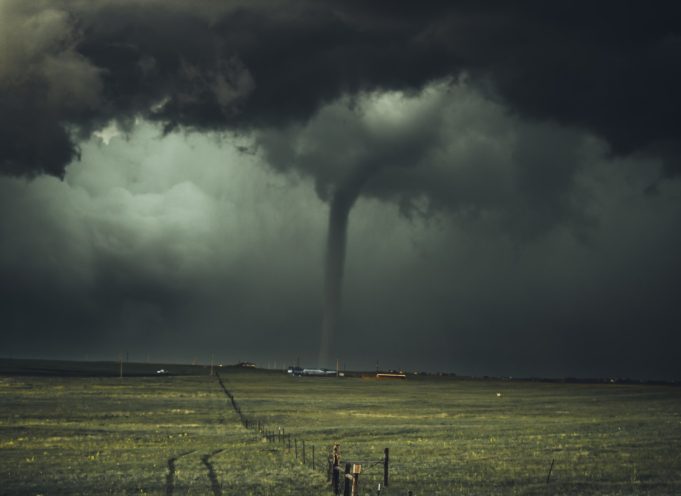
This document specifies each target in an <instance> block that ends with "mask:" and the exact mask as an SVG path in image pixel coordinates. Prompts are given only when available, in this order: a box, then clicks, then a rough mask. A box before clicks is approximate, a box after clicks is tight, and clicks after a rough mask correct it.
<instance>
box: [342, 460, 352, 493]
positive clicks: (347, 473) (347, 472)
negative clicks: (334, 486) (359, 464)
mask: <svg viewBox="0 0 681 496" xmlns="http://www.w3.org/2000/svg"><path fill="white" fill-rule="evenodd" d="M351 467H352V464H351V463H346V464H345V474H344V475H343V479H344V480H345V482H344V484H343V496H350V486H351V485H352V484H351V483H350V479H352V475H351V474H350V469H351Z"/></svg>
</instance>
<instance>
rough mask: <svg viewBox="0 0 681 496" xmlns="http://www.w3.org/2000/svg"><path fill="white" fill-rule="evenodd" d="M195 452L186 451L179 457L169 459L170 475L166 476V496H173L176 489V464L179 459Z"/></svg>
mask: <svg viewBox="0 0 681 496" xmlns="http://www.w3.org/2000/svg"><path fill="white" fill-rule="evenodd" d="M194 451H195V450H190V451H184V452H182V453H180V454H179V455H175V456H173V457H172V458H168V474H166V496H173V491H174V489H175V462H176V461H177V459H178V458H182V457H183V456H186V455H189V454H191V453H194Z"/></svg>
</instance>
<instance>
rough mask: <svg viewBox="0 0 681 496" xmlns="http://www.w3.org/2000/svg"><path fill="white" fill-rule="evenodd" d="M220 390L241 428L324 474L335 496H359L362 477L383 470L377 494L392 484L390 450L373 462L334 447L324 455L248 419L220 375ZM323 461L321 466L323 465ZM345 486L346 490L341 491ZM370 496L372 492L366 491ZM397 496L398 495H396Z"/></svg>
mask: <svg viewBox="0 0 681 496" xmlns="http://www.w3.org/2000/svg"><path fill="white" fill-rule="evenodd" d="M216 376H217V379H218V382H219V384H220V387H221V388H222V390H223V391H224V393H225V394H226V395H227V397H228V398H229V400H230V402H231V405H232V408H233V409H234V411H235V412H236V414H237V416H238V417H239V421H240V422H241V425H243V426H244V427H245V428H246V429H248V430H251V431H253V433H254V434H255V435H256V436H257V437H258V438H259V439H265V440H266V441H267V442H268V443H273V444H275V445H278V446H279V447H280V449H282V450H283V451H285V452H286V453H287V454H290V456H291V457H292V458H293V459H294V460H295V461H296V462H297V463H301V464H302V465H303V466H305V467H307V468H309V469H311V470H313V471H320V472H322V473H323V474H324V475H325V476H326V479H327V482H328V484H329V490H330V492H332V493H333V494H336V495H339V494H341V491H342V494H343V496H359V494H360V490H359V484H360V475H361V474H363V473H364V474H366V473H367V472H369V471H374V472H375V471H379V470H381V469H382V471H383V474H382V475H383V477H382V481H381V482H379V483H378V487H377V489H376V494H379V495H380V494H381V491H383V490H386V489H387V488H388V486H389V484H390V469H391V468H393V467H394V465H392V464H391V461H390V449H389V448H384V450H383V456H382V457H381V458H377V459H369V460H344V459H341V456H340V445H338V444H333V445H332V446H330V447H327V448H326V449H324V450H323V451H322V452H320V451H319V450H318V448H317V447H316V446H315V445H314V444H310V443H307V442H306V441H305V440H304V439H301V438H300V437H298V436H295V435H292V434H291V433H289V432H286V430H285V428H283V427H281V426H279V427H276V428H274V429H273V428H271V427H270V426H268V425H267V424H266V423H265V422H264V421H263V420H260V419H258V418H255V417H251V416H247V415H246V414H245V413H244V412H243V410H242V409H241V405H239V403H238V402H237V400H236V398H235V397H234V394H233V393H232V392H231V391H230V390H229V389H228V388H227V386H226V385H225V383H224V381H223V380H222V377H220V374H218V373H216ZM320 459H321V462H320ZM341 486H342V489H341ZM363 493H365V494H370V493H371V491H363ZM394 494H397V493H394ZM403 494H406V495H410V496H411V495H412V494H413V493H412V491H404V492H403Z"/></svg>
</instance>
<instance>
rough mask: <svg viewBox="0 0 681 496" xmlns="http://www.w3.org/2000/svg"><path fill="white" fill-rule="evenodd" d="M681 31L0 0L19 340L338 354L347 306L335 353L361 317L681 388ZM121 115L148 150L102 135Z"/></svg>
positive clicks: (640, 21) (7, 234)
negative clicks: (680, 303)
mask: <svg viewBox="0 0 681 496" xmlns="http://www.w3.org/2000/svg"><path fill="white" fill-rule="evenodd" d="M679 26H681V9H679V8H678V7H676V6H675V5H674V4H673V3H672V2H667V3H663V4H659V5H656V6H655V7H654V8H653V7H651V6H648V5H646V4H644V3H643V2H599V3H598V4H597V5H591V4H587V3H571V4H566V5H563V4H561V5H557V4H555V3H546V2H522V3H521V4H515V5H512V4H510V3H508V2H490V3H486V4H484V6H483V5H482V4H480V3H478V2H465V1H463V2H435V1H433V2H426V3H425V4H424V3H416V2H362V1H350V2H348V1H344V2H331V1H320V2H302V1H287V2H269V1H243V2H239V1H234V2H222V3H219V2H212V1H196V2H180V1H137V0H123V1H106V0H100V1H96V2H91V1H68V2H67V1H63V2H62V1H50V2H47V1H45V2H40V1H37V2H21V1H18V0H0V172H2V174H3V176H4V177H3V178H2V179H1V180H0V182H1V184H0V188H2V196H0V198H2V200H0V201H1V202H2V214H1V215H0V234H1V235H2V240H3V247H2V250H1V253H0V256H1V258H0V270H1V271H2V276H3V277H2V281H3V282H2V285H1V290H2V296H3V303H2V308H3V314H4V323H3V328H4V329H5V331H6V332H5V336H6V337H5V341H4V346H3V348H5V349H6V350H9V351H7V352H12V350H15V353H23V354H30V353H31V349H32V350H33V352H34V353H39V354H50V353H55V354H61V355H68V354H69V353H70V352H71V351H69V350H72V351H73V350H76V351H74V353H77V354H78V355H79V356H81V355H82V354H83V353H86V352H87V350H89V349H94V348H99V349H101V348H102V347H118V348H122V347H125V348H132V349H134V350H136V351H137V352H138V353H145V352H144V351H143V350H148V349H154V347H161V348H162V349H163V350H164V351H163V353H165V354H166V355H167V356H173V357H177V358H183V359H184V358H186V357H184V355H182V352H181V350H185V351H186V352H187V353H189V352H190V351H189V349H191V350H192V351H191V353H197V354H200V353H204V354H205V352H206V350H208V349H209V348H211V346H210V345H206V346H201V345H200V344H198V343H201V342H219V343H220V344H221V345H223V346H226V347H228V346H231V348H232V351H231V354H230V355H229V356H230V357H236V356H239V357H240V358H244V359H246V358H249V356H246V355H249V354H250V355H256V356H258V357H260V358H262V359H268V360H269V359H271V360H272V361H274V359H277V357H279V360H280V361H282V360H284V359H286V360H291V359H292V358H293V357H294V356H296V355H303V356H304V357H306V358H308V359H309V360H313V359H316V358H313V357H314V356H315V354H316V351H317V347H318V341H319V331H320V329H319V328H320V326H321V323H322V320H323V317H322V300H323V299H325V300H326V317H325V319H324V320H325V326H326V327H328V332H327V334H328V336H331V337H328V336H327V341H328V342H327V344H326V345H323V346H326V347H327V348H328V349H327V351H323V353H324V354H326V355H328V356H327V357H326V358H327V359H330V358H333V356H332V354H334V351H333V350H335V349H337V348H338V346H339V342H337V341H335V340H334V338H333V336H334V335H335V334H336V333H338V332H342V333H344V334H343V335H344V336H345V335H347V336H348V337H349V338H350V339H361V340H362V342H364V343H366V347H365V348H364V349H363V350H360V351H358V352H357V355H356V357H355V358H354V359H355V361H356V364H357V365H362V364H366V363H367V362H368V363H373V361H374V359H375V358H381V359H382V360H384V361H388V362H389V361H390V360H393V365H394V366H399V365H403V366H408V367H422V368H431V367H438V368H450V369H454V370H457V369H458V370H462V371H464V372H465V371H472V372H475V373H522V374H557V375H588V374H604V375H609V374H620V375H625V374H630V375H636V374H638V375H641V376H648V377H654V376H664V377H677V378H678V377H679V374H681V369H679V367H678V365H674V364H675V361H674V358H673V357H672V356H671V355H670V353H669V352H668V350H671V349H673V348H674V347H677V346H678V345H679V344H681V343H679V337H678V330H679V328H681V316H680V315H679V312H678V310H676V308H677V305H676V302H675V300H676V299H678V297H677V295H678V294H679V292H680V291H681V288H680V287H679V282H678V281H679V275H681V267H679V262H678V256H676V253H678V250H679V249H680V248H681V239H679V235H678V232H677V231H678V225H679V220H680V219H681V212H680V211H681V208H680V207H679V202H678V199H679V179H678V174H679V172H681V146H680V145H679V135H680V131H681V129H680V128H681V115H680V114H681V112H680V111H679V109H681V101H679V100H680V99H681V96H679V95H680V94H679V92H678V90H677V88H678V87H681V29H680V28H679ZM112 122H114V123H115V124H116V126H117V129H118V132H120V133H123V135H125V136H127V139H129V140H130V141H129V142H128V146H129V150H128V151H126V150H125V146H126V145H123V144H122V143H123V141H122V138H121V137H118V138H116V140H117V141H116V142H112V143H113V144H112V146H110V147H107V146H105V145H103V144H102V143H100V144H99V145H96V144H95V143H97V142H98V140H99V138H96V136H100V137H101V136H103V135H102V132H103V129H106V128H107V126H110V125H111V123H112ZM144 126H147V127H144ZM150 126H152V127H153V126H156V127H153V129H156V131H155V134H154V133H152V134H153V136H151V137H150V136H149V131H148V129H150V128H151V127H150ZM142 128H144V129H142ZM140 129H142V130H140ZM185 131H190V134H188V135H187V134H183V133H185ZM145 133H147V134H145ZM125 136H124V137H125ZM136 136H147V138H146V139H147V143H151V144H148V145H145V144H144V143H145V141H144V140H143V139H141V138H139V137H138V138H136ZM164 136H165V137H164ZM206 137H212V138H206ZM102 139H104V138H102ZM108 139H109V138H105V141H106V142H107V143H108ZM192 140H194V141H192ZM211 140H213V141H212V142H211ZM163 143H166V145H163ZM168 143H172V144H173V145H168ZM163 146H166V147H169V146H173V147H175V148H173V150H175V151H174V152H173V153H175V154H176V155H177V154H178V153H179V154H180V156H182V157H184V159H183V160H180V159H178V158H177V157H176V156H173V155H172V154H171V155H167V153H168V152H167V151H164V150H167V148H163ZM149 150H154V152H153V153H155V154H156V155H155V157H158V158H153V159H150V158H148V157H147V154H148V153H151V152H149ZM177 150H181V153H180V152H178V151H177ZM192 150H193V151H192ZM211 150H212V151H211ZM216 150H219V152H216ZM235 150H240V151H239V152H237V151H235ZM216 153H217V154H219V153H224V154H225V155H226V158H225V162H226V163H227V162H229V164H230V165H229V167H227V166H225V170H221V169H220V166H219V165H218V164H219V160H218V159H216V158H215V154H216ZM79 159H82V162H79ZM199 162H201V164H200V163H199ZM203 162H205V164H203ZM238 162H243V163H246V162H253V163H249V164H248V166H246V165H244V166H243V170H244V171H246V172H242V173H239V174H245V175H243V176H241V175H239V174H237V173H236V172H234V171H235V170H237V169H238V167H236V166H235V165H234V164H236V163H238ZM103 164H104V165H103ZM234 167H236V168H234ZM180 171H181V172H180ZM267 171H275V172H276V173H278V174H273V173H272V172H267ZM234 174H236V176H235V175H234ZM46 176H54V177H56V178H60V179H64V182H60V181H59V180H57V179H52V177H46ZM25 178H31V181H28V182H27V181H26V179H25ZM218 179H219V180H218ZM279 181H284V182H283V183H280V182H279ZM221 182H224V183H225V187H224V188H223V187H220V186H217V184H221ZM312 190H313V191H314V193H315V194H316V195H317V197H318V199H316V198H314V196H313V195H312V194H310V191H312ZM282 191H286V192H285V193H284V192H282ZM235 195H236V196H235ZM320 200H321V201H320ZM324 203H327V204H329V205H330V206H331V215H330V219H328V220H329V221H330V230H329V232H328V235H325V234H324V231H325V229H326V226H325V223H326V222H327V218H326V216H327V213H326V210H325V205H324ZM392 206H397V209H398V210H399V215H397V214H395V211H394V210H392V208H393V207H392ZM351 209H353V212H352V214H351V213H350V210H351ZM311 211H314V212H315V213H310V212H311ZM239 219H248V220H247V221H246V220H239ZM348 219H350V221H349V227H348ZM391 226H393V227H391ZM348 229H349V231H348ZM325 236H327V237H328V240H327V243H328V247H327V255H326V257H327V258H326V262H325V263H326V267H327V269H326V270H327V276H326V283H324V282H323V278H324V276H323V274H322V267H323V266H324V262H323V258H324V256H323V253H322V251H323V250H322V246H323V244H324V243H323V239H324V237H325ZM346 237H347V239H348V245H347V249H346V246H345V243H346ZM377 239H378V240H380V241H382V242H379V241H377ZM346 258H347V262H348V266H347V272H346V274H345V279H344V280H343V270H344V269H343V265H344V260H345V259H346ZM329 274H331V276H329ZM341 284H343V286H344V287H345V296H344V297H343V306H342V307H341V298H340V289H339V288H340V286H341ZM324 287H325V288H326V289H325V290H324V289H322V288H324ZM320 293H325V296H324V295H320ZM341 308H342V310H341ZM188 328H191V334H192V335H193V336H196V339H188V338H187V334H188V332H189V331H188V330H187V329H188ZM48 329H49V330H48ZM263 342H267V343H269V344H268V347H267V349H262V348H261V344H262V343H263ZM159 343H160V344H159ZM188 343H191V344H190V345H189V344H188ZM32 346H33V348H32ZM257 350H259V351H257ZM274 350H279V352H276V351H274ZM508 350H513V353H506V351H508ZM93 353H94V354H97V353H99V354H100V355H102V354H104V353H103V352H101V351H98V352H93ZM281 355H285V356H281Z"/></svg>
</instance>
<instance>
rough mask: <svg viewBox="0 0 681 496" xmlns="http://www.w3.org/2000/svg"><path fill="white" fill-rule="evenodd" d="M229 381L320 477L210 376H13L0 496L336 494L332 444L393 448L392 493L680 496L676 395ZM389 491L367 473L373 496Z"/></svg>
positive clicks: (1, 428) (269, 378) (0, 446)
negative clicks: (296, 445)
mask: <svg viewBox="0 0 681 496" xmlns="http://www.w3.org/2000/svg"><path fill="white" fill-rule="evenodd" d="M201 371H202V372H205V369H201ZM194 372H196V370H194ZM221 376H222V378H223V379H224V382H225V385H226V386H227V387H228V388H229V389H230V390H231V391H232V392H233V393H234V395H235V397H236V399H237V401H238V402H239V404H240V405H241V407H242V410H243V412H244V413H245V414H246V415H247V416H248V417H250V418H251V419H253V420H255V419H260V420H261V421H264V422H266V423H267V425H268V427H269V428H270V429H273V430H275V429H277V428H278V427H282V428H284V429H285V430H286V432H287V433H290V434H292V435H294V436H295V437H296V438H297V439H299V440H301V441H302V440H305V442H306V458H307V461H308V465H309V464H310V457H311V446H312V445H314V446H315V454H316V462H317V470H315V471H313V470H312V469H311V467H309V466H303V465H302V464H301V463H296V461H295V459H294V456H293V453H292V452H291V453H289V452H288V450H287V449H286V446H284V445H282V444H281V443H267V442H265V441H264V440H262V439H261V438H260V437H259V436H257V435H256V434H255V432H254V431H253V430H247V429H245V428H243V427H242V426H241V424H240V423H239V420H238V417H237V415H236V414H235V412H234V410H233V409H232V408H231V404H230V402H229V400H228V398H227V397H226V395H225V394H224V393H223V391H222V389H221V388H220V386H219V384H218V382H217V380H216V378H210V377H208V376H207V375H200V376H199V375H194V376H167V377H133V378H123V379H118V378H116V377H49V376H15V375H5V376H0V460H1V461H2V463H0V494H34V495H35V494H168V493H169V492H172V493H173V494H176V495H179V494H197V495H202V494H207V495H211V494H224V495H249V494H253V495H288V494H291V495H293V494H296V495H301V494H302V495H317V494H320V495H324V494H330V492H329V491H328V490H327V487H326V482H325V479H326V477H325V474H324V468H325V466H326V465H325V464H326V455H327V453H328V449H329V447H330V446H331V445H332V444H333V443H334V442H339V443H340V444H341V451H342V458H343V459H345V460H362V461H376V462H378V461H380V460H381V458H382V455H383V448H384V447H389V448H390V454H391V462H392V464H391V481H390V482H391V484H390V486H389V488H387V489H386V490H384V491H383V493H382V494H383V495H398V494H400V495H403V494H406V493H407V491H408V490H412V491H413V492H414V494H415V495H450V494H480V495H485V494H542V495H546V494H570V495H572V494H661V495H662V494H665V495H666V494H680V493H681V452H680V451H679V449H678V448H679V446H681V391H680V390H679V389H678V388H674V387H668V386H636V385H611V384H607V385H606V384H603V385H579V384H546V383H522V382H494V381H472V380H459V379H437V378H410V379H409V380H407V381H374V380H362V379H353V378H345V379H336V378H292V377H287V376H285V375H283V374H275V373H263V372H257V371H255V372H252V371H235V370H233V369H221ZM497 393H501V396H498V395H497ZM172 459H175V460H174V462H172V464H174V467H175V470H174V473H172V477H169V475H171V471H170V470H169V460H172ZM553 459H555V465H554V467H553V471H552V475H551V480H550V482H549V484H548V485H547V484H546V477H547V474H548V471H549V467H550V465H551V460H553ZM211 477H212V478H213V479H212V480H211ZM381 480H382V468H381V467H380V465H378V464H377V465H375V466H370V467H367V466H366V464H365V467H364V471H363V473H362V475H361V476H360V485H361V488H362V490H363V491H362V494H375V489H376V486H377V484H378V482H379V481H381Z"/></svg>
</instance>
